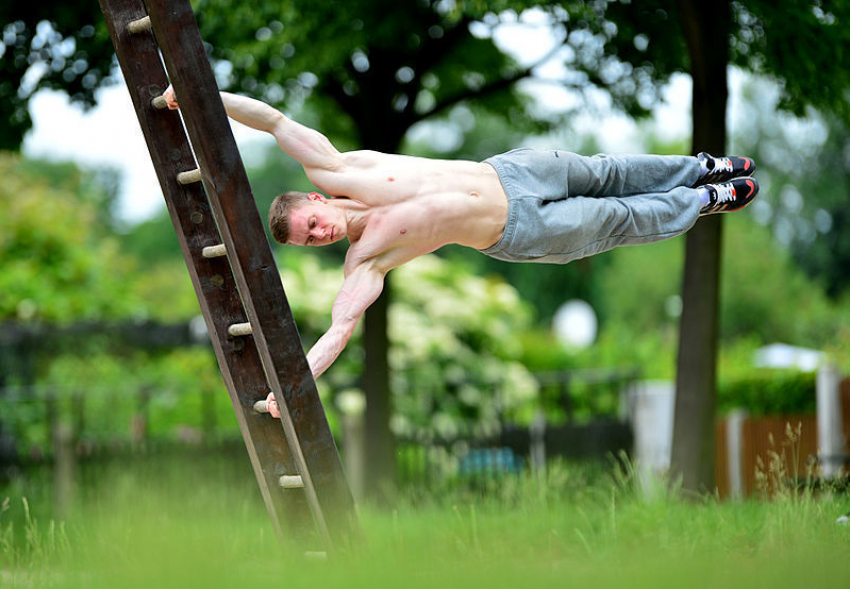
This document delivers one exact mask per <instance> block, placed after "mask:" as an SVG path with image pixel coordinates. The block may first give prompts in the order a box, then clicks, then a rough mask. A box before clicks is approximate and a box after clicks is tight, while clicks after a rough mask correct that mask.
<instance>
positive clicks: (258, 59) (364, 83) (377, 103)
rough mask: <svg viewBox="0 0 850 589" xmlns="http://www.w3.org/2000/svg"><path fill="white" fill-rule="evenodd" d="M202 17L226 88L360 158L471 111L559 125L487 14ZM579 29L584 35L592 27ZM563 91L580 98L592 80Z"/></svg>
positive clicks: (381, 361) (473, 10)
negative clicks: (281, 109)
mask: <svg viewBox="0 0 850 589" xmlns="http://www.w3.org/2000/svg"><path fill="white" fill-rule="evenodd" d="M497 4H499V6H497V7H496V8H498V9H500V10H501V9H507V8H509V7H510V8H514V9H516V10H521V9H524V8H526V7H530V6H533V5H534V4H535V3H533V2H504V3H497ZM577 9H578V10H585V9H584V8H581V7H578V8H577ZM196 11H197V13H198V15H199V21H200V26H201V33H202V35H203V36H204V38H205V39H207V40H208V41H210V42H211V43H212V44H213V45H212V47H211V56H212V57H213V58H214V59H218V60H221V63H226V64H227V66H226V67H221V68H219V70H218V72H219V76H220V84H221V86H223V87H227V88H229V89H231V90H235V91H241V92H246V93H249V94H251V95H254V96H258V97H260V98H262V99H264V100H265V101H267V102H269V103H271V104H276V105H280V104H282V103H285V104H287V105H288V106H289V107H290V108H292V107H297V106H298V105H299V104H301V103H302V102H303V101H304V100H306V99H307V98H308V97H309V99H310V101H311V103H312V104H313V107H314V110H313V112H314V113H315V117H316V119H315V120H313V121H310V120H305V119H304V118H302V121H304V122H306V123H307V124H311V125H314V126H317V127H319V128H321V129H322V130H323V131H324V132H325V133H326V134H329V135H330V136H332V137H334V138H335V139H336V138H337V137H340V136H347V137H349V141H350V142H351V143H353V144H354V145H357V146H359V147H362V148H366V149H375V150H379V151H385V152H397V151H399V148H400V146H401V143H402V139H403V138H404V137H405V135H406V133H407V131H408V130H409V129H410V128H411V127H412V126H413V125H415V124H416V123H417V122H419V121H422V120H425V119H427V118H430V117H434V116H435V115H439V114H447V113H449V112H450V111H451V109H452V108H454V107H456V106H458V105H460V104H462V103H466V102H468V101H473V100H474V101H476V104H477V106H478V108H480V109H483V110H484V111H486V112H488V113H490V114H492V115H493V116H496V117H499V118H501V119H503V120H507V121H509V122H510V123H511V124H512V125H514V126H516V127H519V128H522V129H523V130H525V131H526V132H532V131H540V130H543V129H546V128H549V127H550V126H551V125H552V124H553V120H552V119H551V118H548V119H547V118H545V117H541V116H534V114H533V113H532V111H531V109H529V108H528V107H529V105H530V103H531V100H530V98H529V97H528V96H527V95H524V94H522V93H520V92H519V91H517V88H516V83H517V82H518V81H520V80H523V79H526V78H530V77H532V76H534V74H535V67H534V66H535V65H536V64H532V65H530V66H523V65H520V64H519V63H517V62H516V61H515V60H514V59H512V58H511V57H510V56H509V55H507V54H506V53H504V52H503V51H502V50H500V48H499V47H498V46H497V45H496V44H495V42H494V40H493V32H494V30H495V29H496V27H497V26H498V25H499V24H500V23H501V19H500V18H499V17H498V16H496V15H497V14H498V13H497V12H493V11H491V7H490V5H489V4H488V3H483V2H443V1H438V0H433V1H422V2H403V3H399V2H394V1H390V0H359V1H356V2H346V3H343V4H340V3H336V2H333V3H332V2H315V1H314V0H309V1H308V0H298V1H292V2H287V3H284V4H276V3H265V4H263V5H261V6H253V5H252V6H249V5H246V4H244V3H235V2H233V1H232V0H202V1H200V2H198V3H197V5H196ZM559 11H560V12H564V11H563V9H559ZM514 14H515V13H514ZM564 14H565V13H564ZM582 22H583V21H579V24H578V25H577V26H578V27H579V28H587V25H586V23H585V24H581V23H582ZM563 33H565V31H562V35H561V37H559V38H557V39H556V40H555V42H554V46H553V49H556V50H557V49H559V48H561V46H562V45H563V44H566V45H570V44H573V51H574V53H575V54H577V55H579V56H580V58H581V60H582V63H584V64H586V67H585V70H587V71H593V66H594V63H595V62H594V61H593V59H592V56H593V51H594V50H595V47H594V46H591V44H589V43H587V42H586V41H587V39H586V36H578V37H575V36H574V37H569V36H564V35H563ZM573 42H574V43H573ZM546 57H548V55H547V56H546ZM546 57H543V58H541V62H543V61H546ZM596 79H597V80H599V81H600V84H602V85H605V86H606V87H609V86H610V88H611V91H612V93H614V94H615V95H617V96H618V97H619V99H620V101H621V102H622V104H624V105H627V107H629V108H631V109H632V110H633V111H642V108H641V106H640V105H639V104H638V103H637V101H636V100H635V99H634V98H633V96H632V95H631V94H630V93H629V92H624V91H622V90H623V89H621V88H620V87H619V86H615V85H614V84H613V83H612V84H607V83H606V82H605V80H604V78H602V77H600V76H598V75H597V76H596ZM559 83H561V84H562V85H565V86H569V87H573V88H576V89H581V88H583V87H584V86H585V85H586V84H587V80H586V78H585V77H577V78H572V79H564V80H560V81H559ZM389 286H390V284H389V282H387V284H386V287H385V292H384V294H383V295H382V296H381V298H379V300H378V301H377V302H376V303H375V304H373V305H372V306H371V307H370V309H369V311H368V312H367V313H366V317H365V320H364V323H365V334H364V347H365V351H366V356H365V358H366V359H365V369H364V378H365V387H364V388H365V390H366V396H367V412H366V431H367V432H368V438H367V452H368V455H369V456H370V459H369V462H368V464H369V466H370V468H371V469H373V470H372V472H370V473H369V474H368V476H367V480H368V481H370V482H371V483H372V484H373V485H374V488H375V489H380V488H382V487H384V486H385V485H386V484H387V482H388V481H390V480H391V479H392V478H393V468H394V467H393V463H394V459H393V444H392V438H391V436H390V433H389V418H390V409H389V402H390V377H389V364H388V360H387V356H388V338H387V309H388V299H389V293H390V289H389Z"/></svg>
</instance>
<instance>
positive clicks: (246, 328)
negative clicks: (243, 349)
mask: <svg viewBox="0 0 850 589" xmlns="http://www.w3.org/2000/svg"><path fill="white" fill-rule="evenodd" d="M227 333H229V334H230V335H232V336H234V337H238V336H240V335H251V334H252V333H254V330H253V329H252V328H251V324H250V323H234V324H233V325H231V326H230V327H228V328H227Z"/></svg>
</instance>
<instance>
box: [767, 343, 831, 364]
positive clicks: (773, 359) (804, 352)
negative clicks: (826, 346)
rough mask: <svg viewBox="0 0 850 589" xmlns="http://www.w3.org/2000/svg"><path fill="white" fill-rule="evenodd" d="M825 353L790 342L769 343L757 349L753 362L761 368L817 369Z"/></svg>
mask: <svg viewBox="0 0 850 589" xmlns="http://www.w3.org/2000/svg"><path fill="white" fill-rule="evenodd" d="M824 358H825V354H824V353H823V352H821V351H818V350H810V349H808V348H800V347H797V346H790V345H788V344H779V343H776V344H769V345H767V346H764V347H762V348H759V349H758V350H756V352H755V354H754V358H753V364H755V365H756V366H758V367H761V368H799V369H800V370H805V371H812V370H817V368H818V366H820V364H821V362H823V360H824Z"/></svg>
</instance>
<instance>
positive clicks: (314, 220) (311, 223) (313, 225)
mask: <svg viewBox="0 0 850 589" xmlns="http://www.w3.org/2000/svg"><path fill="white" fill-rule="evenodd" d="M315 226H316V219H310V229H312V228H313V227H315Z"/></svg>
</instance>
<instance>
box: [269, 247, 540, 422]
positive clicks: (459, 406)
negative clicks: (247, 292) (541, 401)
mask: <svg viewBox="0 0 850 589" xmlns="http://www.w3.org/2000/svg"><path fill="white" fill-rule="evenodd" d="M281 258H282V261H283V267H282V271H281V273H282V277H283V282H284V285H285V287H286V292H287V297H288V299H289V302H290V305H291V307H292V310H293V314H294V315H295V316H296V317H297V318H298V321H299V329H300V331H301V335H302V338H303V339H304V342H305V345H306V346H308V347H309V345H310V344H311V343H312V341H313V340H314V339H316V338H318V336H319V335H320V334H322V333H324V331H325V330H326V329H327V327H328V325H329V324H330V309H331V306H332V304H333V299H334V297H335V296H336V293H337V291H338V290H339V287H340V285H341V283H342V273H341V271H340V269H339V266H338V265H334V266H330V265H325V264H322V263H321V262H320V260H319V258H316V257H313V256H310V255H307V254H303V253H300V252H299V253H295V252H292V250H291V249H289V250H287V253H286V254H284V255H283V256H281ZM390 280H391V281H392V283H393V286H394V289H395V291H396V293H397V296H396V298H395V300H394V301H393V303H392V304H391V307H390V311H389V315H390V333H389V336H390V343H391V348H390V356H389V361H390V365H391V368H392V370H393V383H392V384H393V395H394V400H393V405H394V410H395V416H394V418H393V428H394V429H395V431H396V433H399V434H404V435H408V436H409V435H422V434H425V433H436V434H440V435H446V436H448V435H452V434H456V433H458V432H460V431H467V430H469V429H470V428H473V429H474V430H475V431H490V430H492V429H493V428H494V427H495V426H496V424H497V423H498V420H499V417H500V416H503V415H513V416H522V415H527V414H528V412H529V406H530V405H533V403H534V401H535V399H536V390H537V387H536V383H535V382H534V380H533V378H532V377H531V376H530V374H529V372H528V371H527V369H526V368H525V367H524V366H522V364H520V362H519V358H520V356H521V354H522V348H521V345H520V343H519V341H518V339H517V337H516V334H518V333H520V332H522V330H523V329H525V328H527V327H528V326H529V324H530V314H529V312H528V309H527V308H526V307H525V306H524V304H523V303H522V301H521V300H520V298H519V297H518V296H517V293H516V291H515V290H514V289H513V288H511V287H510V286H508V285H507V284H505V283H504V282H503V281H501V280H499V279H496V278H480V277H477V276H474V275H472V274H470V273H469V272H468V271H467V270H466V269H465V268H464V267H463V266H461V265H459V264H458V263H451V262H447V261H444V260H441V259H440V258H438V257H436V256H423V257H422V258H418V259H416V260H414V261H413V262H411V263H409V264H406V265H404V266H402V267H401V268H398V269H396V270H394V271H393V272H392V273H391V274H390ZM360 345H361V344H360V334H359V332H357V333H355V336H354V338H353V340H352V341H351V342H350V343H349V345H348V346H347V348H346V350H345V352H344V353H343V354H342V356H341V357H340V358H339V359H338V360H337V362H336V363H335V364H334V366H333V367H332V368H331V369H330V371H329V372H328V374H327V375H326V376H325V377H323V378H321V379H319V382H320V384H322V383H325V382H326V381H327V384H330V385H331V386H332V387H334V389H335V390H336V391H337V392H339V391H340V390H341V389H345V388H347V387H350V386H351V384H352V383H353V380H354V378H355V377H356V376H357V375H358V374H359V372H360V362H361V354H362V352H361V348H360Z"/></svg>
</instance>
